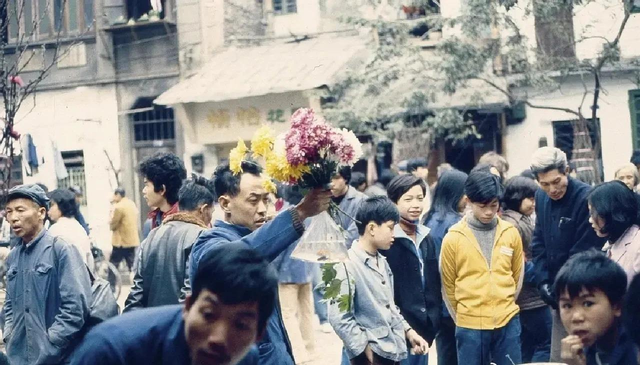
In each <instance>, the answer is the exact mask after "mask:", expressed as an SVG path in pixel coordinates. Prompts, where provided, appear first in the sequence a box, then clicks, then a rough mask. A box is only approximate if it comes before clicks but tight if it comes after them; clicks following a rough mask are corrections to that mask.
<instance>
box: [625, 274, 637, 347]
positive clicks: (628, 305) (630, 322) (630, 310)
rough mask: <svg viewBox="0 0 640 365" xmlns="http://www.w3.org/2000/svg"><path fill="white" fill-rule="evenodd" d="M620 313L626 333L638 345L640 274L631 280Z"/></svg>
mask: <svg viewBox="0 0 640 365" xmlns="http://www.w3.org/2000/svg"><path fill="white" fill-rule="evenodd" d="M622 313H623V315H622V318H623V320H624V324H625V327H626V328H627V333H628V334H629V335H630V336H631V338H632V339H633V342H635V343H636V346H638V347H640V331H639V330H638V329H640V275H636V276H635V277H634V278H633V280H631V285H629V289H627V297H626V300H625V302H624V308H623V310H622Z"/></svg>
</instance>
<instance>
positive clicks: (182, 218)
mask: <svg viewBox="0 0 640 365" xmlns="http://www.w3.org/2000/svg"><path fill="white" fill-rule="evenodd" d="M169 222H184V223H191V224H195V225H197V226H200V227H202V228H207V225H206V224H205V223H204V222H203V221H202V219H200V217H198V216H196V215H195V214H193V213H191V212H177V213H174V214H171V215H170V216H168V217H167V218H165V219H164V220H163V221H162V224H166V223H169Z"/></svg>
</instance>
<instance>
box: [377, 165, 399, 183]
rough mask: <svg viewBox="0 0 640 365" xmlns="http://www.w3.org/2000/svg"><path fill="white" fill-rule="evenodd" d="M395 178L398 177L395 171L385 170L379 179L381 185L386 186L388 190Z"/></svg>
mask: <svg viewBox="0 0 640 365" xmlns="http://www.w3.org/2000/svg"><path fill="white" fill-rule="evenodd" d="M394 177H396V174H394V173H393V171H391V170H389V169H384V170H382V172H381V173H380V177H379V178H378V182H379V183H380V184H382V186H384V187H385V188H386V187H387V186H389V183H390V182H391V180H393V178H394Z"/></svg>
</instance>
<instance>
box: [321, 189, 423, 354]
mask: <svg viewBox="0 0 640 365" xmlns="http://www.w3.org/2000/svg"><path fill="white" fill-rule="evenodd" d="M356 221H357V227H358V233H359V235H360V238H359V239H358V241H356V242H354V243H353V245H352V247H351V249H349V261H347V262H345V263H344V264H342V263H340V264H336V265H335V266H334V267H335V269H336V272H337V274H336V278H337V279H338V280H341V281H342V283H341V291H340V294H339V295H340V297H342V296H344V295H348V296H349V297H350V302H349V304H348V306H347V307H348V308H344V306H342V308H340V307H341V306H340V305H339V303H338V302H337V301H336V300H334V301H332V302H331V303H330V306H329V322H330V323H331V326H333V328H334V330H335V331H336V334H337V335H338V336H339V337H340V339H341V340H342V342H343V343H344V347H345V350H346V353H347V355H348V357H349V360H350V362H351V364H353V365H361V364H363V365H365V364H366V365H378V364H380V365H387V364H398V363H399V362H400V361H401V360H403V359H405V358H406V357H407V355H408V350H407V342H408V343H409V344H410V345H411V348H412V350H413V352H414V353H415V354H417V355H423V354H426V353H427V351H428V348H429V345H428V344H427V342H426V341H425V340H424V339H423V338H422V337H420V336H419V335H418V334H417V333H416V331H415V330H413V329H412V328H411V327H410V326H409V324H408V323H407V321H406V320H405V319H404V318H403V317H402V315H401V314H400V310H399V309H398V307H397V306H396V304H395V302H394V291H393V274H392V273H391V269H390V267H389V264H388V263H387V260H386V259H385V258H384V256H382V255H381V254H380V253H379V252H378V250H388V249H389V248H390V247H391V245H392V244H393V231H394V226H395V225H396V224H397V223H398V221H399V214H398V210H397V209H396V207H395V205H394V204H393V203H392V202H391V201H390V200H389V199H388V198H387V197H384V196H375V197H371V198H368V199H366V200H364V201H363V203H362V205H361V206H360V209H359V210H358V213H357V214H356ZM345 269H346V270H345Z"/></svg>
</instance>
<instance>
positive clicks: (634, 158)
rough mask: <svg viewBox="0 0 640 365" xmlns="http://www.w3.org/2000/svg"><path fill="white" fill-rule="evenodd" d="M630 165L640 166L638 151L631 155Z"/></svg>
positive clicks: (639, 152)
mask: <svg viewBox="0 0 640 365" xmlns="http://www.w3.org/2000/svg"><path fill="white" fill-rule="evenodd" d="M629 162H631V163H632V164H634V165H636V166H638V165H640V150H634V151H633V153H632V154H631V159H630V160H629Z"/></svg>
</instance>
